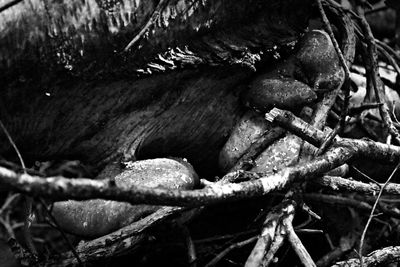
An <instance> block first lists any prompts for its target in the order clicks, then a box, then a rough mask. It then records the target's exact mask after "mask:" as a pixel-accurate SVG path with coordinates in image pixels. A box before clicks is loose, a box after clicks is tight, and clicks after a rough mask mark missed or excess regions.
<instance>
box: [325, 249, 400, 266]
mask: <svg viewBox="0 0 400 267" xmlns="http://www.w3.org/2000/svg"><path fill="white" fill-rule="evenodd" d="M399 261H400V246H399V247H386V248H383V249H379V250H375V251H374V252H372V253H370V254H369V255H368V256H367V257H364V264H365V265H364V266H365V267H375V266H389V264H390V263H394V262H399ZM359 266H360V259H350V260H346V261H341V262H337V263H336V264H334V265H332V267H359Z"/></svg>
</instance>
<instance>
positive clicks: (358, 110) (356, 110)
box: [349, 103, 383, 116]
mask: <svg viewBox="0 0 400 267" xmlns="http://www.w3.org/2000/svg"><path fill="white" fill-rule="evenodd" d="M382 105H383V103H369V104H363V105H361V106H358V107H352V108H350V110H349V116H355V115H359V114H360V113H362V112H363V111H366V110H370V109H375V108H379V107H380V106H382Z"/></svg>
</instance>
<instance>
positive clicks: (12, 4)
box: [0, 0, 24, 13]
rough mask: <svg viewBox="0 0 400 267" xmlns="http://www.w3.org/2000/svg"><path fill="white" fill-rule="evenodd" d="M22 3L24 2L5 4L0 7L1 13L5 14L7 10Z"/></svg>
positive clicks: (19, 0) (14, 0)
mask: <svg viewBox="0 0 400 267" xmlns="http://www.w3.org/2000/svg"><path fill="white" fill-rule="evenodd" d="M22 1H24V0H13V1H10V2H8V3H6V4H4V5H3V6H1V7H0V13H1V12H3V11H4V10H6V9H9V8H10V7H12V6H15V5H16V4H18V3H20V2H22Z"/></svg>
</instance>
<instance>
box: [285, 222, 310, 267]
mask: <svg viewBox="0 0 400 267" xmlns="http://www.w3.org/2000/svg"><path fill="white" fill-rule="evenodd" d="M292 222H293V215H292V216H287V217H286V218H284V219H283V221H282V224H283V226H285V228H286V231H287V237H288V240H289V242H290V244H291V245H292V248H293V250H294V251H295V252H296V254H297V256H299V258H300V261H301V262H302V263H303V265H304V266H306V267H314V266H316V265H315V263H314V261H313V260H312V258H311V256H310V254H309V253H308V251H307V249H306V248H305V247H304V245H303V243H302V242H301V240H300V238H299V237H298V236H297V234H296V233H295V231H294V229H293V225H292Z"/></svg>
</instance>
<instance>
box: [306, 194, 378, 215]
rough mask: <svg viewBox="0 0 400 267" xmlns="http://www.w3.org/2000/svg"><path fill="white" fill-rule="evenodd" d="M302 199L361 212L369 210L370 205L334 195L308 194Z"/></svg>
mask: <svg viewBox="0 0 400 267" xmlns="http://www.w3.org/2000/svg"><path fill="white" fill-rule="evenodd" d="M304 197H305V198H306V199H308V200H311V201H315V202H319V203H327V204H339V205H343V206H350V207H353V208H356V209H361V210H368V211H369V210H371V208H372V207H371V205H369V204H368V203H366V202H363V201H359V200H355V199H352V198H348V197H342V196H336V195H324V194H316V193H309V194H305V195H304Z"/></svg>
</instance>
